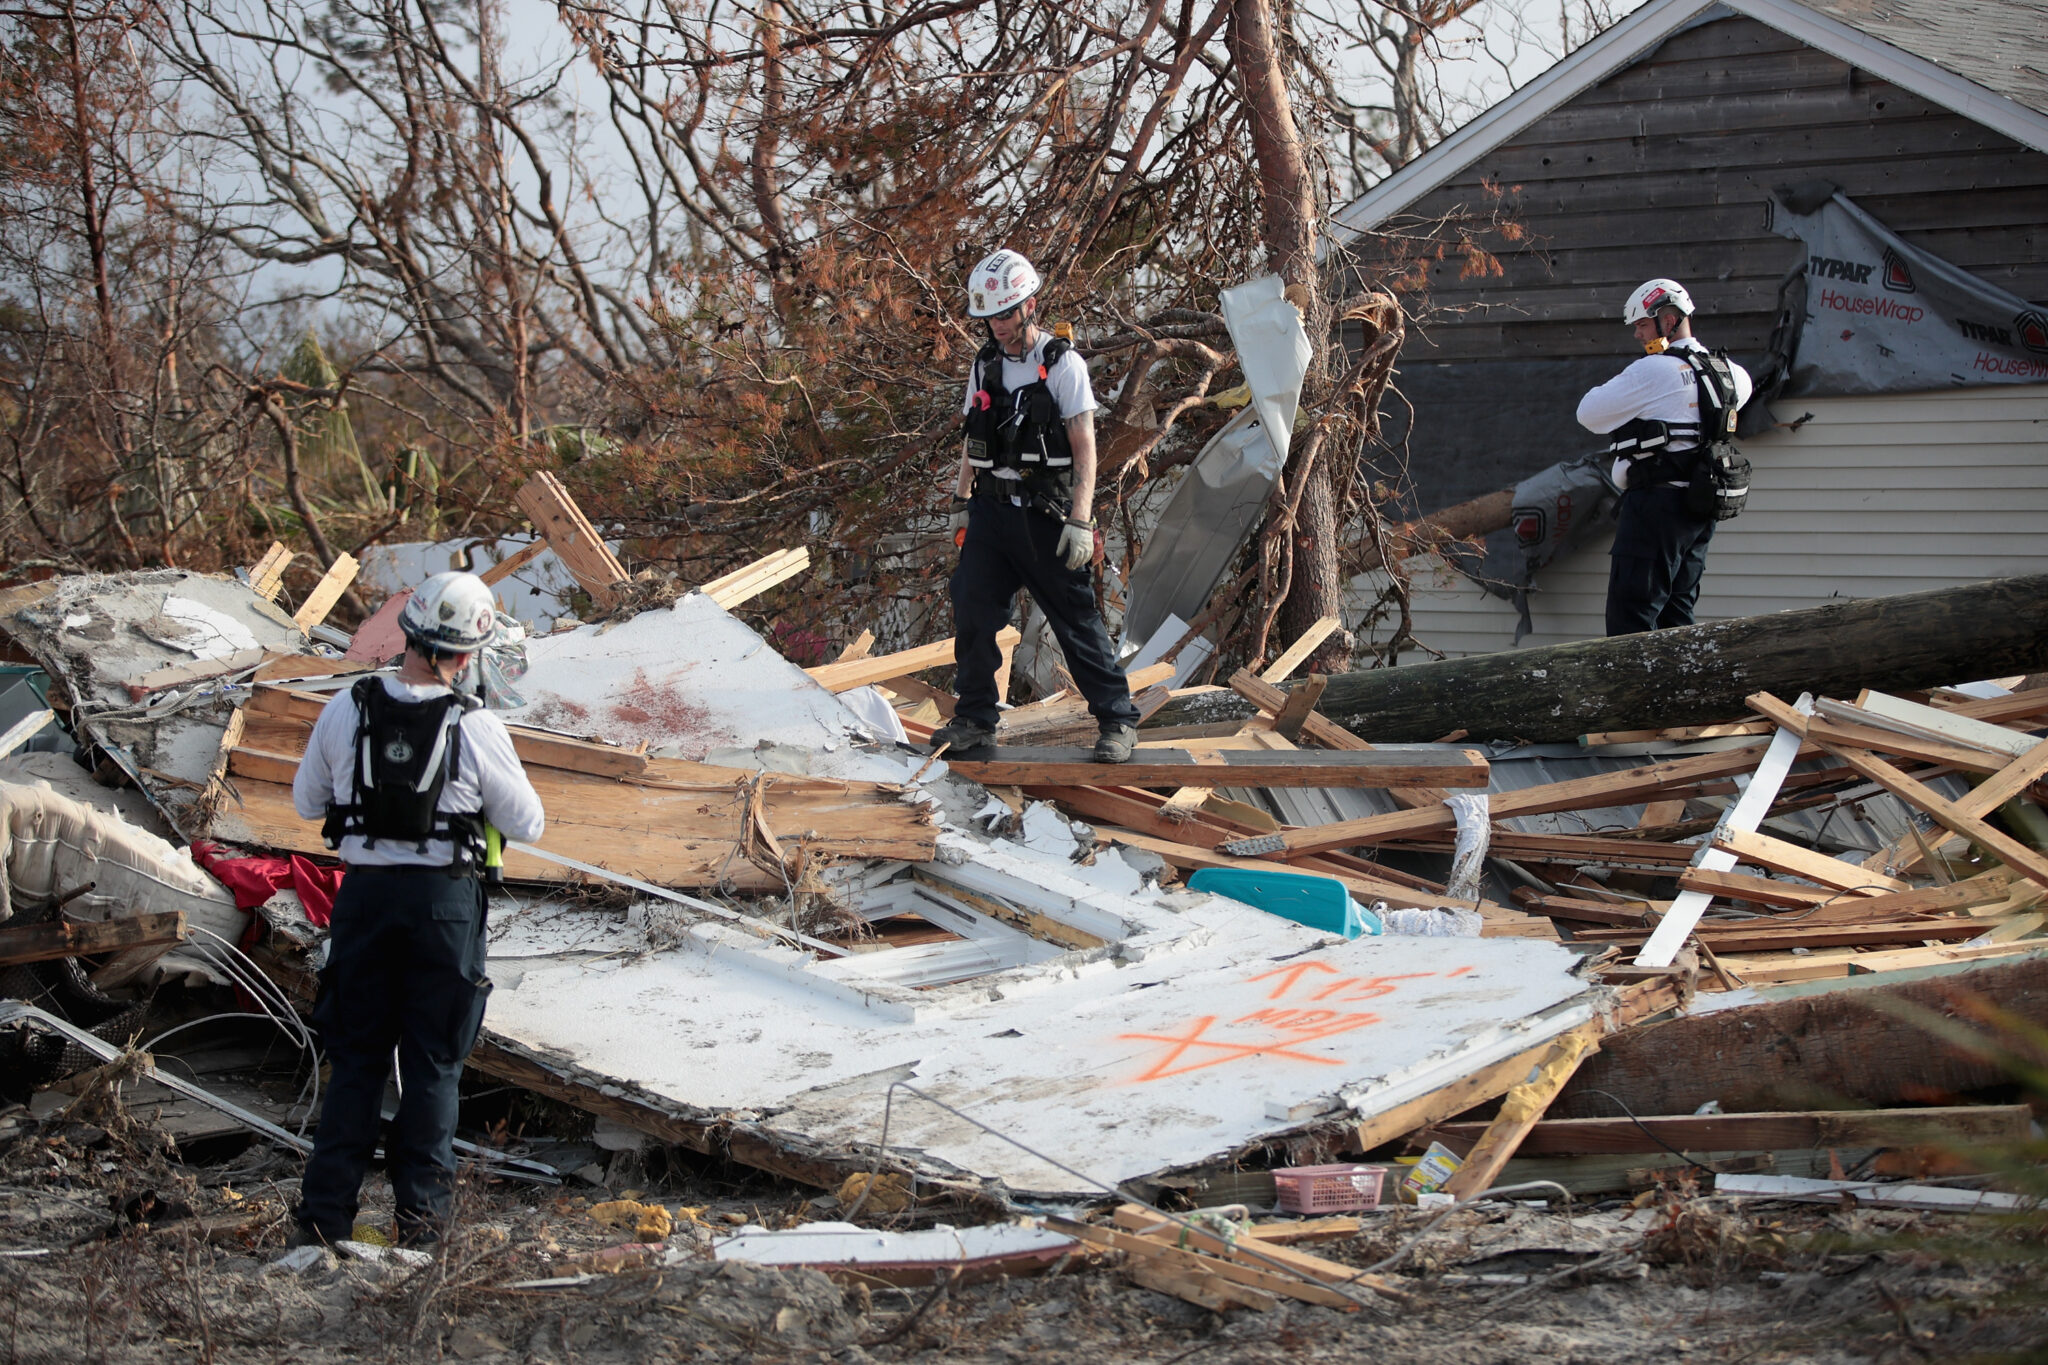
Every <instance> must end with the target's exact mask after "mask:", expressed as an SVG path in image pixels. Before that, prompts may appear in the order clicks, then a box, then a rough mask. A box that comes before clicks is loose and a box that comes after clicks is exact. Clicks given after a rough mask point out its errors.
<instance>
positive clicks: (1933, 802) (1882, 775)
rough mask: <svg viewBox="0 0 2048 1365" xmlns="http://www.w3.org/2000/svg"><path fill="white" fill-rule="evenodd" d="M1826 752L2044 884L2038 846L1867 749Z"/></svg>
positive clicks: (2044, 861)
mask: <svg viewBox="0 0 2048 1365" xmlns="http://www.w3.org/2000/svg"><path fill="white" fill-rule="evenodd" d="M1828 752H1830V753H1832V754H1834V755H1835V757H1837V758H1839V759H1841V760H1842V761H1843V762H1845V763H1847V764H1848V765H1849V766H1850V767H1852V768H1854V769H1856V771H1858V772H1860V773H1862V774H1863V775H1864V776H1865V777H1867V778H1869V779H1870V780H1871V781H1873V782H1875V783H1877V784H1878V785H1879V786H1881V787H1883V788H1884V789H1885V790H1886V791H1888V792H1890V793H1891V794H1892V795H1894V796H1896V797H1898V798H1899V799H1900V800H1901V801H1904V802H1906V803H1907V804H1908V805H1911V806H1915V807H1918V808H1919V809H1920V810H1921V811H1924V812H1925V813H1926V814H1928V815H1929V816H1932V817H1933V819H1934V821H1935V823H1936V824H1939V825H1941V826H1942V827H1943V828H1945V829H1947V830H1949V831H1951V832H1952V833H1955V834H1960V835H1962V836H1963V837H1964V838H1966V839H1969V840H1970V841H1971V842H1973V843H1977V844H1981V845H1983V846H1984V847H1985V848H1986V849H1988V850H1990V852H1991V854H1992V855H1993V856H1994V857H1996V858H1997V859H1998V860H1999V861H2000V862H2002V863H2004V864H2005V865H2006V866H2007V867H2010V868H2012V869H2013V870H2014V871H2016V872H2020V873H2023V874H2024V875H2026V876H2027V877H2029V878H2031V879H2032V880H2034V881H2036V882H2039V883H2041V884H2042V885H2043V886H2048V856H2044V855H2043V854H2042V853H2041V852H2040V851H2039V850H2038V849H2034V848H2030V847H2028V846H2027V845H2026V844H2023V843H2021V842H2020V841H2019V840H2017V839H2015V838H2013V837H2012V836H2011V835H2010V834H2007V833H2006V832H2005V831H2004V830H2001V829H1996V828H1994V827H1992V826H1991V825H1988V824H1986V823H1985V822H1984V821H1983V820H1981V819H1979V818H1977V817H1975V816H1973V815H1971V814H1969V813H1968V812H1967V811H1965V810H1962V809H1960V808H1959V807H1957V806H1956V805H1955V804H1954V803H1953V802H1951V801H1949V800H1948V799H1947V798H1945V797H1943V796H1942V795H1941V794H1940V793H1938V792H1936V791H1935V790H1934V789H1933V788H1931V787H1929V786H1927V785H1926V784H1925V783H1922V782H1917V781H1915V780H1914V779H1912V778H1910V777H1908V776H1906V774H1904V773H1902V772H1900V771H1899V770H1898V769H1897V768H1895V767H1893V766H1892V765H1891V764H1889V763H1887V762H1885V761H1884V760H1883V759H1881V758H1879V757H1878V756H1877V755H1876V754H1873V753H1871V752H1870V751H1869V750H1868V749H1852V748H1849V747H1848V746H1846V745H1844V746H1843V747H1841V748H1833V747H1831V746H1830V747H1829V748H1828Z"/></svg>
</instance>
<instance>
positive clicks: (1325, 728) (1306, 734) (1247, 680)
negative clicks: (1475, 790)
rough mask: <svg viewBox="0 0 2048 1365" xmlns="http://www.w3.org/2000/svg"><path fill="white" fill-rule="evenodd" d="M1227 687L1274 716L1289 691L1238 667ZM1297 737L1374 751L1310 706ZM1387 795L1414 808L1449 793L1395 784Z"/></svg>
mask: <svg viewBox="0 0 2048 1365" xmlns="http://www.w3.org/2000/svg"><path fill="white" fill-rule="evenodd" d="M1327 687H1328V684H1327V682H1326V683H1325V684H1324V689H1325V690H1326V689H1327ZM1230 690H1231V691H1233V692H1235V693H1236V694H1237V695H1238V696H1240V697H1243V698H1244V699H1245V700H1246V701H1248V702H1250V703H1251V704H1252V705H1253V706H1256V707H1258V708H1259V710H1260V711H1262V712H1264V713H1265V714H1266V715H1269V716H1274V717H1277V716H1279V714H1280V713H1281V712H1282V711H1284V710H1286V709H1287V698H1288V694H1287V693H1286V692H1283V691H1282V690H1280V689H1279V688H1278V687H1275V686H1274V685H1273V684H1272V683H1270V682H1267V681H1266V680H1265V679H1264V678H1261V677H1258V676H1256V675H1254V674H1253V673H1252V671H1251V670H1250V669H1246V668H1240V669H1239V670H1237V672H1235V673H1233V674H1231V675H1230ZM1317 699H1318V700H1320V699H1321V692H1320V691H1319V692H1318V693H1317ZM1297 738H1307V739H1309V740H1310V741H1312V742H1314V743H1316V744H1320V745H1322V746H1323V747H1324V748H1326V749H1345V750H1349V751H1351V752H1353V753H1371V752H1374V750H1373V746H1372V745H1370V744H1368V743H1366V742H1365V741H1364V740H1362V739H1360V738H1359V737H1358V736H1357V735H1354V734H1352V733H1351V732H1350V731H1349V730H1347V729H1345V728H1344V727H1343V726H1341V725H1339V724H1337V723H1336V722H1335V721H1333V720H1331V719H1330V718H1329V717H1327V716H1325V715H1322V714H1321V713H1319V712H1317V711H1315V710H1310V711H1309V713H1308V715H1307V716H1305V717H1303V719H1302V724H1301V733H1300V735H1299V736H1297ZM1388 795H1390V796H1392V797H1393V798H1394V800H1395V801H1397V802H1399V803H1400V804H1401V805H1403V806H1406V807H1407V808H1409V809H1411V810H1417V809H1429V808H1432V807H1436V808H1441V807H1442V806H1443V803H1444V798H1445V797H1446V796H1448V795H1449V793H1447V792H1443V791H1437V790H1434V789H1430V788H1422V789H1408V788H1400V787H1397V788H1395V789H1393V790H1392V791H1390V792H1389V793H1388Z"/></svg>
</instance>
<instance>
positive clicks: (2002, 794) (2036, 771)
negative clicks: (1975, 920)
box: [1863, 740, 2048, 871]
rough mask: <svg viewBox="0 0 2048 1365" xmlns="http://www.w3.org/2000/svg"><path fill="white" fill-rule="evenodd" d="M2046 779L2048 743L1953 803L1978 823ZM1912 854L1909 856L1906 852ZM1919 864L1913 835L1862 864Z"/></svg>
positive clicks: (1905, 867)
mask: <svg viewBox="0 0 2048 1365" xmlns="http://www.w3.org/2000/svg"><path fill="white" fill-rule="evenodd" d="M2044 775H2048V740H2043V741H2040V742H2037V743H2036V744H2035V745H2034V746H2033V747H2032V748H2030V749H2028V750H2027V751H2026V752H2025V753H2023V754H2021V755H2020V756H2019V757H2017V758H2015V759H2014V760H2013V761H2012V762H2010V763H2008V764H2006V765H2005V766H2004V767H2003V768H2000V769H1999V770H1998V771H1997V772H1996V773H1993V774H1992V775H1991V776H1990V777H1987V778H1985V779H1984V781H1982V782H1980V783H1978V784H1977V785H1976V786H1975V787H1972V788H1971V789H1970V790H1969V791H1967V792H1965V793H1964V794H1963V795H1962V796H1960V797H1958V798H1957V799H1956V801H1955V808H1956V809H1957V810H1959V811H1961V812H1962V813H1963V814H1965V815H1970V816H1975V817H1977V818H1979V819H1982V818H1984V817H1985V816H1988V815H1990V814H1991V813H1992V812H1993V811H1995V810H1998V809H1999V808H2000V807H2002V806H2004V805H2005V803H2006V802H2008V801H2012V800H2015V799H2017V798H2018V797H2019V796H2020V794H2021V793H2023V792H2025V791H2026V790H2027V789H2028V788H2029V787H2031V786H2033V785H2034V784H2035V783H2036V782H2039V781H2040V780H2041V779H2042V777H2043V776H2044ZM1908 846H1911V847H1912V849H1913V852H1912V853H1911V854H1908V853H1907V852H1906V848H1907V847H1908ZM1921 861H1922V859H1921V855H1920V852H1919V846H1918V844H1917V843H1916V842H1915V841H1914V839H1913V835H1912V832H1910V831H1909V832H1908V833H1907V834H1906V835H1904V836H1902V837H1901V838H1900V839H1899V840H1898V841H1896V842H1894V843H1893V844H1892V845H1891V846H1890V847H1887V848H1882V849H1879V850H1878V851H1877V852H1876V853H1874V854H1872V855H1871V856H1870V857H1868V858H1865V859H1864V860H1863V866H1864V867H1866V868H1884V867H1894V866H1895V867H1898V868H1899V869H1900V870H1902V871H1905V870H1910V869H1911V868H1913V867H1914V866H1916V865H1917V864H1919V863H1920V862H1921Z"/></svg>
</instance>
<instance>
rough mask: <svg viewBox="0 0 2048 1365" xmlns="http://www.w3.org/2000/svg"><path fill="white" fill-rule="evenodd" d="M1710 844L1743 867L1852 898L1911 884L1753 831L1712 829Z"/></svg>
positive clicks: (1895, 889)
mask: <svg viewBox="0 0 2048 1365" xmlns="http://www.w3.org/2000/svg"><path fill="white" fill-rule="evenodd" d="M1712 843H1713V845H1714V847H1715V848H1719V849H1725V850H1727V851H1728V852H1729V853H1732V854H1734V855H1735V856H1736V857H1737V858H1739V859H1740V860H1742V861H1743V862H1745V863H1755V864H1756V865H1757V866H1759V867H1768V868H1770V869H1772V870H1773V871H1777V872H1789V873H1791V874H1792V875H1793V876H1795V877H1804V878H1806V880H1808V881H1810V882H1819V883H1820V884H1821V885H1822V886H1831V887H1833V888H1835V889H1836V890H1837V891H1847V892H1850V893H1852V894H1855V895H1878V894H1881V893H1883V892H1886V891H1906V890H1909V889H1911V884H1910V883H1908V882H1904V881H1901V880H1900V879H1899V878H1897V877H1887V876H1885V875H1884V874H1883V873H1879V872H1872V871H1870V870H1869V869H1868V868H1864V867H1858V866H1857V865H1856V864H1855V863H1845V862H1843V861H1842V860H1841V859H1839V858H1830V857H1829V856H1828V855H1827V854H1825V853H1817V852H1815V851H1814V850H1813V849H1810V848H1801V847H1800V846H1799V845H1798V844H1792V843H1787V842H1786V841H1785V840H1783V839H1774V838H1772V837H1771V836H1770V835H1768V834H1759V833H1757V832H1755V831H1754V830H1746V829H1735V828H1732V827H1728V826H1723V827H1722V828H1720V829H1716V830H1715V831H1714V834H1713V839H1712Z"/></svg>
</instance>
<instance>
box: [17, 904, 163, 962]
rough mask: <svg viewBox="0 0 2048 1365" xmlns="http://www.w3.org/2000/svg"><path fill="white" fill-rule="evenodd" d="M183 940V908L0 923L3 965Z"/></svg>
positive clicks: (116, 950) (110, 951) (80, 955)
mask: <svg viewBox="0 0 2048 1365" xmlns="http://www.w3.org/2000/svg"><path fill="white" fill-rule="evenodd" d="M184 941H185V914H184V912H183V911H181V910H173V911H169V912H167V913H156V912H152V913H149V914H141V915H130V916H128V917H127V918H125V919H109V920H97V921H91V922H87V921H82V920H68V919H58V920H44V921H43V922H41V923H39V924H9V925H0V967H18V966H21V965H22V964H23V963H27V962H50V961H53V960H55V959H57V958H60V957H82V956H90V955H93V954H98V953H114V952H121V951H124V950H126V949H129V948H145V947H151V946H153V945H156V944H166V945H168V944H173V943H183V942H184Z"/></svg>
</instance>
